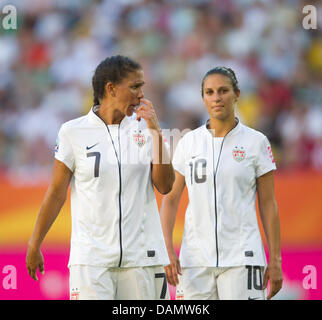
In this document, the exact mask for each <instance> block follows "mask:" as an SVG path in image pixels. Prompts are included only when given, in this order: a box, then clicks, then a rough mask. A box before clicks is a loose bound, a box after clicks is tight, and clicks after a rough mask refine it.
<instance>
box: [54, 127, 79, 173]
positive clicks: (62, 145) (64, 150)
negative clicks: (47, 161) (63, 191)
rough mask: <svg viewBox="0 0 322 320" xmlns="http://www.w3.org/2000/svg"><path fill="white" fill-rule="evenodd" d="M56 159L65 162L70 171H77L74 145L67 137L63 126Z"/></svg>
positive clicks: (59, 135) (59, 134)
mask: <svg viewBox="0 0 322 320" xmlns="http://www.w3.org/2000/svg"><path fill="white" fill-rule="evenodd" d="M54 150H55V158H56V159H57V160H59V161H61V162H63V163H64V164H65V165H66V166H67V167H68V168H69V170H70V171H72V172H74V170H75V157H74V152H73V149H72V145H71V143H70V141H69V139H68V137H67V133H66V130H65V128H64V126H61V128H60V130H59V132H58V137H57V140H56V146H55V149H54Z"/></svg>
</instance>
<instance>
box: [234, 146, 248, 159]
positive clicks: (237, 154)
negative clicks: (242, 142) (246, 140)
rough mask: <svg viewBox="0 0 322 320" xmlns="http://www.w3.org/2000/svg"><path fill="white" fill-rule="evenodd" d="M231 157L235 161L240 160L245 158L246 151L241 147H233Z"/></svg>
mask: <svg viewBox="0 0 322 320" xmlns="http://www.w3.org/2000/svg"><path fill="white" fill-rule="evenodd" d="M233 158H234V159H235V160H236V161H237V162H241V161H243V160H244V159H245V158H246V152H245V150H244V148H243V147H241V148H238V147H235V148H234V149H233Z"/></svg>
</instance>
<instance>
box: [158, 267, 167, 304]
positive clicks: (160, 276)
mask: <svg viewBox="0 0 322 320" xmlns="http://www.w3.org/2000/svg"><path fill="white" fill-rule="evenodd" d="M155 278H156V279H158V278H163V285H162V289H161V294H160V299H164V298H165V295H166V293H167V278H166V276H165V273H164V272H162V273H156V274H155Z"/></svg>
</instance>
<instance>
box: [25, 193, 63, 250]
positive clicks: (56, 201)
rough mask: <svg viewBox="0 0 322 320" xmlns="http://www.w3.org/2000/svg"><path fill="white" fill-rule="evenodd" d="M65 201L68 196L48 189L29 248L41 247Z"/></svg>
mask: <svg viewBox="0 0 322 320" xmlns="http://www.w3.org/2000/svg"><path fill="white" fill-rule="evenodd" d="M65 200H66V194H59V193H55V192H53V190H52V189H51V188H49V189H48V191H47V194H46V196H45V198H44V200H43V203H42V205H41V208H40V210H39V214H38V217H37V221H36V224H35V228H34V231H33V233H32V236H31V238H30V240H29V242H28V244H29V246H31V247H35V248H37V247H38V248H39V247H40V245H41V243H42V241H43V239H44V238H45V236H46V234H47V232H48V230H49V229H50V227H51V226H52V224H53V223H54V221H55V219H56V218H57V216H58V214H59V212H60V210H61V208H62V206H63V204H64V202H65Z"/></svg>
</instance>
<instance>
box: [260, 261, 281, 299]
mask: <svg viewBox="0 0 322 320" xmlns="http://www.w3.org/2000/svg"><path fill="white" fill-rule="evenodd" d="M268 281H269V283H270V290H269V294H268V296H267V300H269V299H271V298H272V297H274V296H275V295H276V294H277V293H278V292H279V291H280V290H281V288H282V284H283V273H282V267H281V264H280V263H269V264H268V266H267V268H266V270H265V274H264V283H263V290H265V289H266V288H267V285H268Z"/></svg>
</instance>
